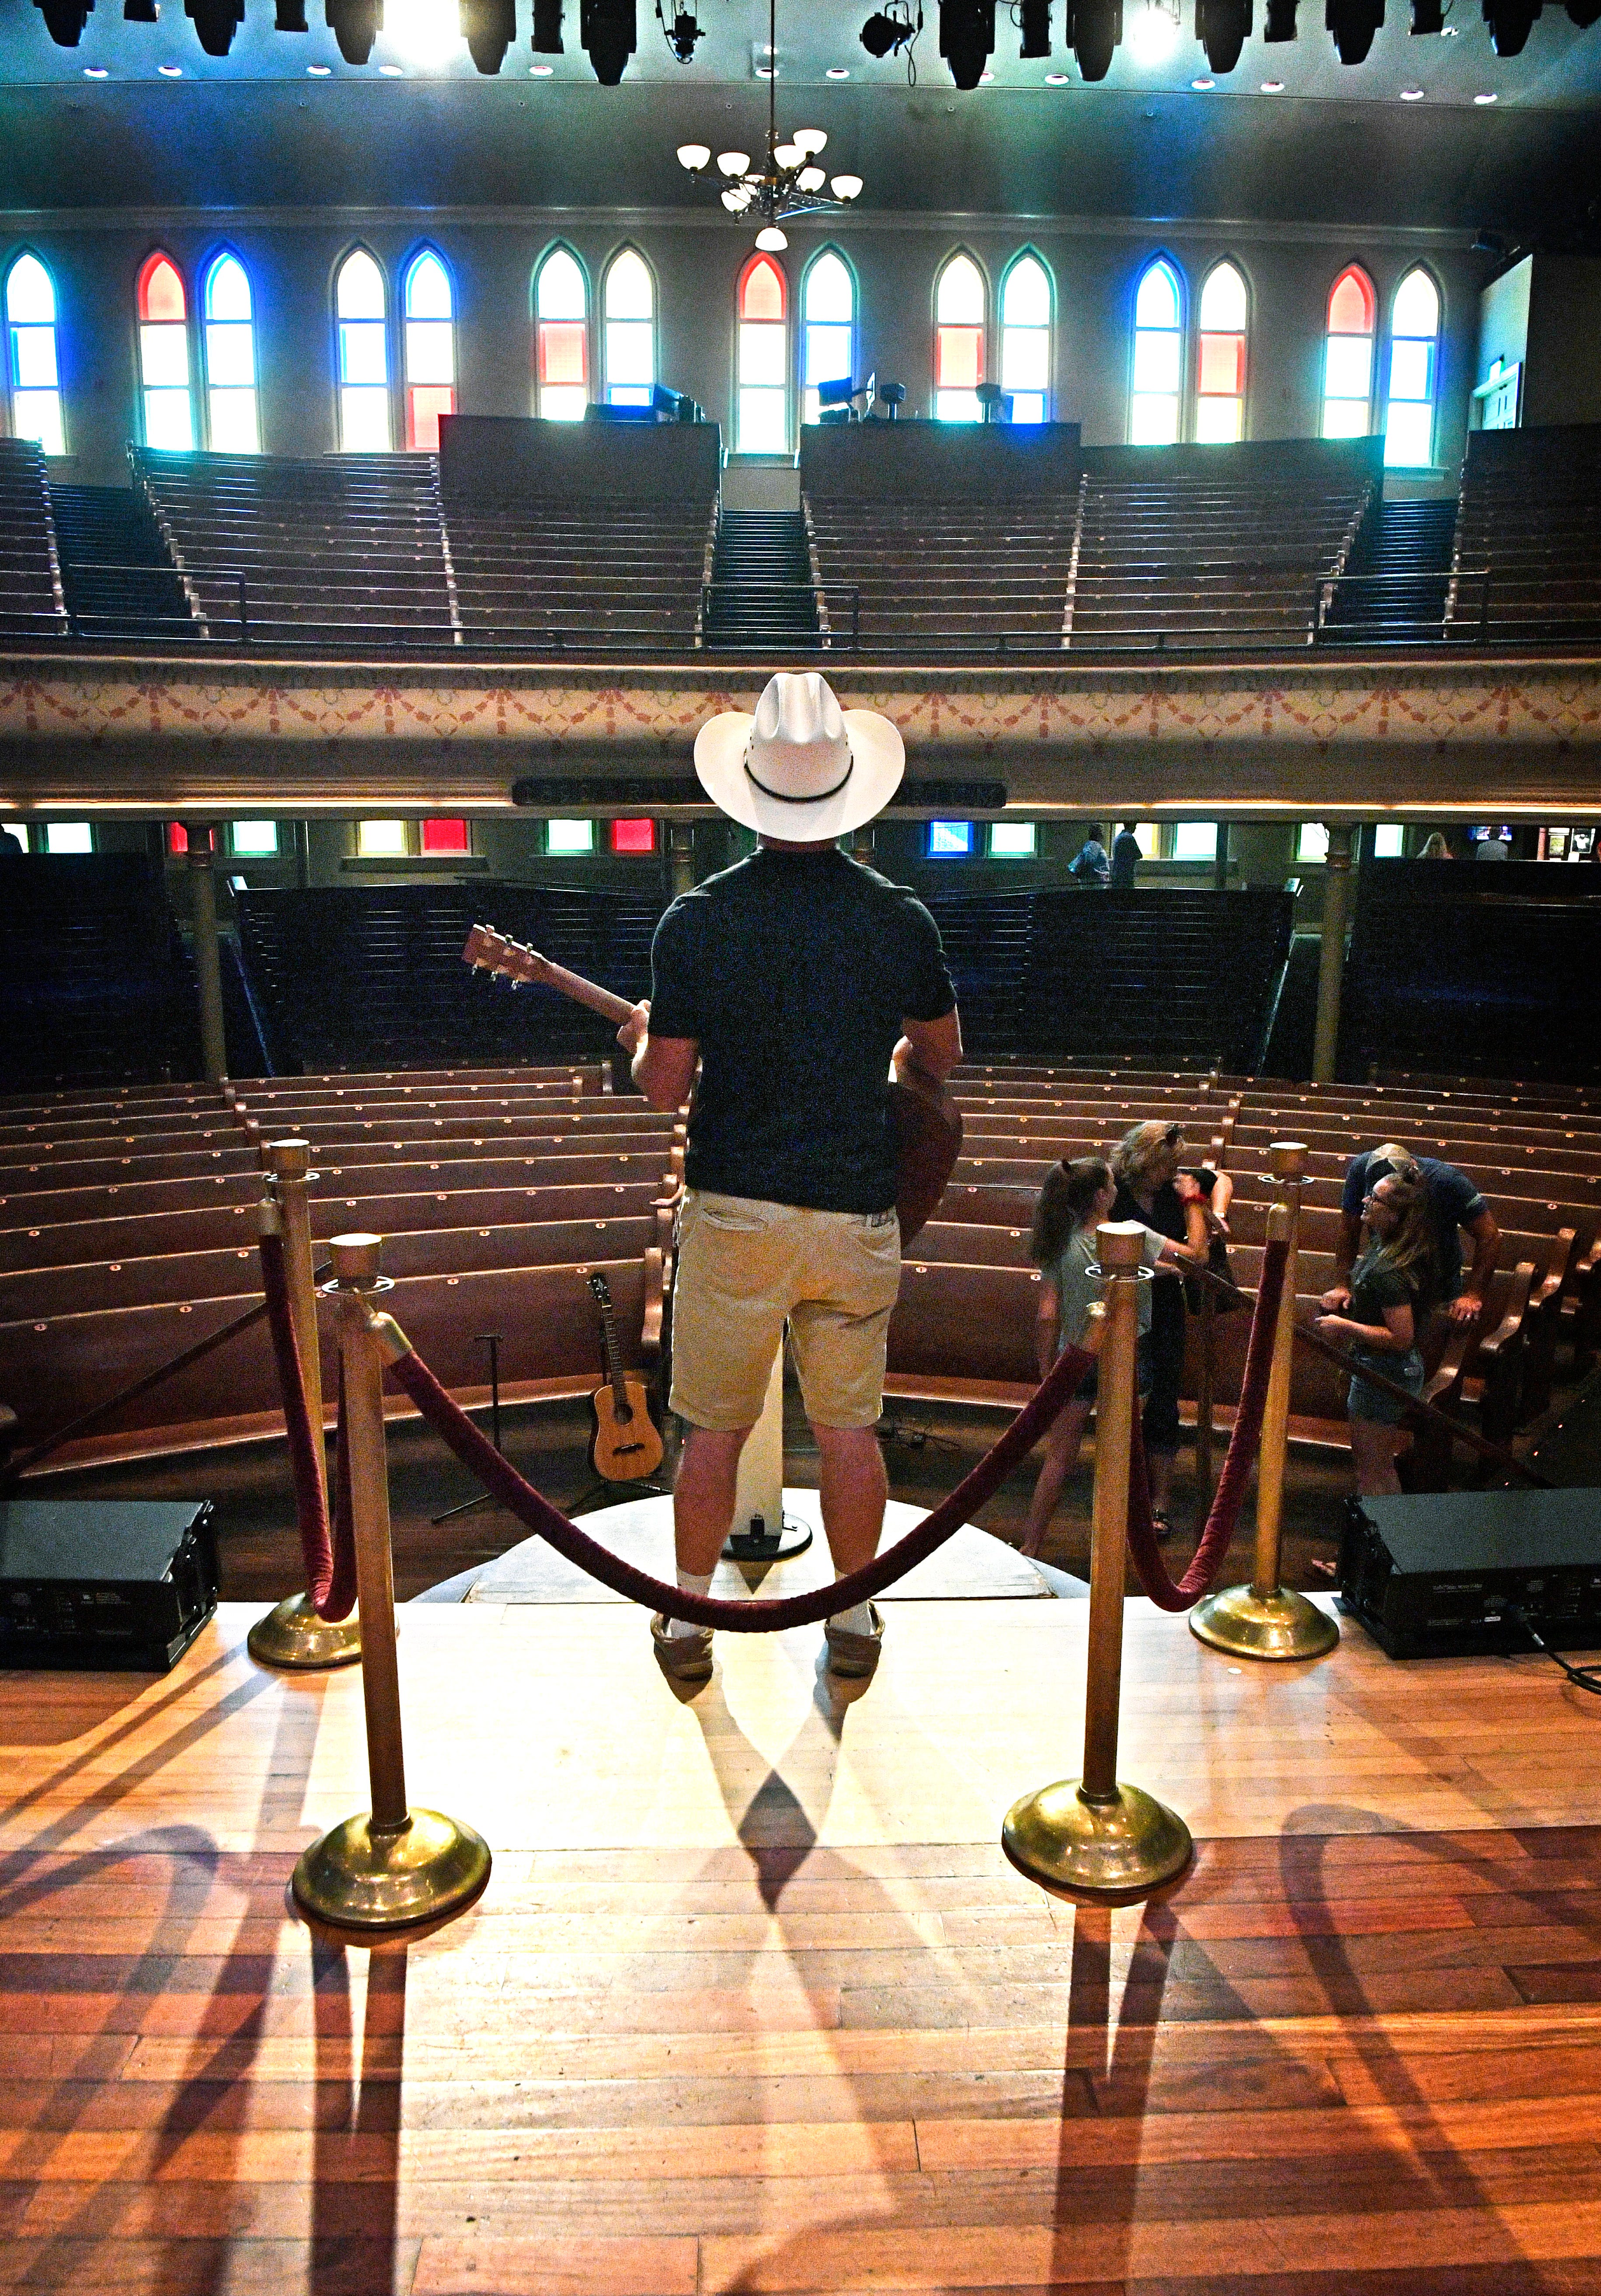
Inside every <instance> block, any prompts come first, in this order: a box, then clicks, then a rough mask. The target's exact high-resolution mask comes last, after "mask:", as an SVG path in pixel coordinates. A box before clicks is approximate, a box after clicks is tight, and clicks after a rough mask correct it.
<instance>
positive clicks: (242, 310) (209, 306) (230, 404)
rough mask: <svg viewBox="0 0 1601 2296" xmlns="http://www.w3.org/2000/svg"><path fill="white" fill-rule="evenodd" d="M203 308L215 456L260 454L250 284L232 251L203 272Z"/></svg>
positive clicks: (208, 422)
mask: <svg viewBox="0 0 1601 2296" xmlns="http://www.w3.org/2000/svg"><path fill="white" fill-rule="evenodd" d="M203 307H204V311H205V328H204V337H205V350H206V434H207V438H208V440H209V444H210V446H211V447H212V449H213V450H214V452H216V453H218V454H219V455H259V453H260V451H261V431H260V424H259V417H258V414H257V407H256V330H255V327H254V324H252V318H251V310H250V276H249V274H248V273H247V272H246V270H245V267H244V266H243V264H242V263H241V261H240V260H239V258H238V257H237V256H236V255H219V256H218V258H217V260H216V262H215V263H213V264H212V266H211V267H210V269H209V271H208V272H207V274H206V285H205V293H204V297H203Z"/></svg>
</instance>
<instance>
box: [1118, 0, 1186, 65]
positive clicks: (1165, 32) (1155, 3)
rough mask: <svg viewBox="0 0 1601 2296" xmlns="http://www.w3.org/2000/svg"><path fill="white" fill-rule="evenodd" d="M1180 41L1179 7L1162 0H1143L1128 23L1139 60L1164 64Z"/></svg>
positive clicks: (1132, 48) (1145, 62) (1137, 59)
mask: <svg viewBox="0 0 1601 2296" xmlns="http://www.w3.org/2000/svg"><path fill="white" fill-rule="evenodd" d="M1177 46H1178V8H1177V6H1173V7H1167V6H1164V4H1163V0H1144V4H1142V5H1141V6H1139V7H1137V9H1136V10H1135V13H1134V21H1133V22H1132V24H1131V25H1130V26H1129V48H1130V49H1131V50H1132V52H1133V55H1134V61H1136V63H1140V64H1164V63H1166V61H1167V60H1168V58H1169V57H1170V55H1171V54H1172V53H1173V51H1174V49H1175V48H1176V47H1177Z"/></svg>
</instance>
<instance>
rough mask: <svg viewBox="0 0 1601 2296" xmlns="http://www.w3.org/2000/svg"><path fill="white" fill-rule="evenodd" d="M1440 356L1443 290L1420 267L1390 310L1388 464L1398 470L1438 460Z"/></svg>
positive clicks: (1399, 291) (1403, 284) (1386, 418)
mask: <svg viewBox="0 0 1601 2296" xmlns="http://www.w3.org/2000/svg"><path fill="white" fill-rule="evenodd" d="M1439 357H1440V290H1439V289H1438V288H1437V287H1436V286H1435V284H1434V282H1433V280H1432V279H1431V278H1430V276H1429V275H1428V273H1427V272H1426V271H1424V269H1423V268H1422V266H1418V267H1417V268H1416V270H1412V271H1408V274H1407V275H1406V277H1405V278H1404V279H1403V280H1402V281H1401V283H1400V286H1399V287H1398V288H1397V289H1396V291H1395V300H1394V302H1393V303H1392V305H1391V307H1390V395H1389V400H1388V403H1387V405H1386V406H1385V408H1384V460H1385V462H1386V463H1388V464H1389V465H1390V466H1391V468H1392V469H1400V470H1415V469H1426V468H1427V467H1428V466H1429V465H1430V464H1431V463H1433V459H1434V386H1435V375H1436V369H1437V367H1438V364H1439Z"/></svg>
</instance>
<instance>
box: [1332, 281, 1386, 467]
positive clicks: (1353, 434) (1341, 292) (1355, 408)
mask: <svg viewBox="0 0 1601 2296" xmlns="http://www.w3.org/2000/svg"><path fill="white" fill-rule="evenodd" d="M1377 316H1378V304H1377V301H1376V299H1375V296H1374V291H1373V282H1372V280H1371V279H1370V278H1369V277H1368V276H1367V273H1366V272H1365V271H1364V270H1363V269H1362V268H1361V266H1359V264H1355V263H1350V264H1347V266H1346V267H1345V269H1344V270H1343V271H1342V273H1341V274H1340V276H1339V277H1338V278H1337V279H1336V280H1335V282H1334V285H1333V287H1332V288H1331V289H1330V290H1329V298H1328V331H1327V333H1326V336H1325V338H1324V345H1323V436H1324V437H1325V438H1326V439H1366V438H1367V433H1368V432H1369V430H1371V429H1372V428H1373V332H1374V323H1375V319H1376V318H1377Z"/></svg>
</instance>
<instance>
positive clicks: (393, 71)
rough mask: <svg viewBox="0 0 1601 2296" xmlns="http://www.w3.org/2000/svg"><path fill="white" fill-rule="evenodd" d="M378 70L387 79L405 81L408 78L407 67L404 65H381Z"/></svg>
mask: <svg viewBox="0 0 1601 2296" xmlns="http://www.w3.org/2000/svg"><path fill="white" fill-rule="evenodd" d="M378 69H379V70H380V71H381V72H382V74H383V77H384V78H385V79H404V78H406V67H405V65H404V64H380V65H379V67H378Z"/></svg>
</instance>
